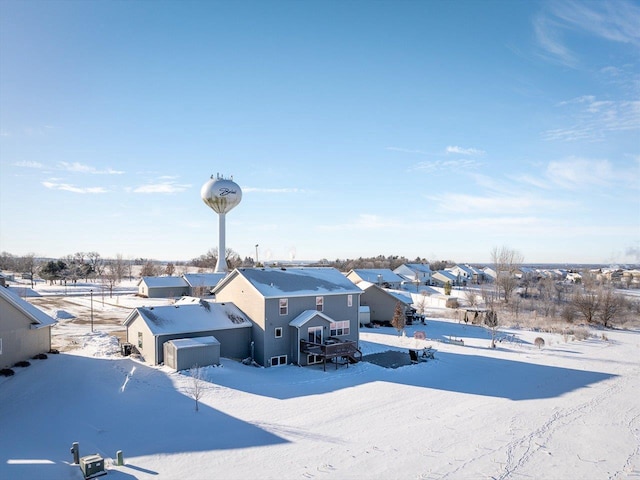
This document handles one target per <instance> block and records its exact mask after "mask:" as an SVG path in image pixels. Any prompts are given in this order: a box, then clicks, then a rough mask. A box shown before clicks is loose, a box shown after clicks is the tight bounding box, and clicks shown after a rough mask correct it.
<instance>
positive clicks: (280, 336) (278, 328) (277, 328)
mask: <svg viewBox="0 0 640 480" xmlns="http://www.w3.org/2000/svg"><path fill="white" fill-rule="evenodd" d="M276 338H282V327H276Z"/></svg>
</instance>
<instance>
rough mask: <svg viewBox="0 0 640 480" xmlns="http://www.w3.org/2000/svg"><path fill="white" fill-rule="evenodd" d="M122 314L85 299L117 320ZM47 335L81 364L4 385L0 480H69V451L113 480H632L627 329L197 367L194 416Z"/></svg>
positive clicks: (154, 387)
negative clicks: (342, 360) (353, 360)
mask: <svg viewBox="0 0 640 480" xmlns="http://www.w3.org/2000/svg"><path fill="white" fill-rule="evenodd" d="M79 298H81V302H86V301H90V299H88V298H87V296H86V295H80V296H79ZM112 300H113V299H112ZM136 302H140V299H134V297H133V296H131V295H128V296H127V295H123V296H121V297H119V300H118V303H117V304H116V305H117V306H118V307H112V306H109V305H112V301H107V302H105V306H104V307H102V305H101V304H100V302H98V305H97V306H96V298H95V296H94V308H104V309H107V308H115V309H116V312H119V313H117V315H123V313H122V311H121V309H120V307H119V306H123V307H126V308H130V305H131V304H134V303H136ZM146 302H147V303H148V302H149V300H146ZM113 303H115V301H113ZM126 308H124V309H125V310H126ZM63 310H64V312H65V313H61V314H60V315H61V317H65V316H66V314H71V315H76V314H77V315H80V316H82V315H85V314H84V313H83V312H86V305H85V304H84V303H82V308H81V306H78V310H77V311H76V312H68V311H67V309H63ZM114 315H115V314H114ZM61 324H62V326H61V327H57V328H63V327H64V325H65V324H66V327H64V328H67V330H66V331H64V332H62V333H61V332H60V331H58V335H62V336H65V335H70V336H72V337H73V338H74V341H75V347H77V348H75V349H69V350H68V351H64V352H62V353H61V354H59V355H49V357H48V358H47V359H46V360H32V361H31V366H30V367H27V368H16V369H15V370H16V374H15V375H14V376H13V377H8V378H5V377H0V478H2V479H4V478H7V479H45V478H46V479H82V475H81V473H80V469H79V468H78V467H77V466H75V465H71V462H72V460H73V457H72V455H71V453H70V452H69V449H70V447H71V445H72V443H73V442H79V444H80V455H81V456H84V455H89V454H93V453H98V454H100V455H102V456H103V457H104V458H105V459H106V460H107V462H106V463H107V468H108V475H107V477H106V478H111V479H114V480H115V479H132V478H137V479H153V478H161V479H184V478H189V479H210V478H220V479H247V478H260V479H263V478H264V479H323V478H328V479H352V478H353V479H356V478H357V479H442V478H449V479H459V478H463V479H467V478H474V479H475V478H496V479H506V478H536V479H545V478H547V479H559V478H562V479H574V478H575V479H578V478H580V479H584V478H588V479H601V478H602V479H605V478H606V479H625V478H640V402H638V392H640V332H638V331H607V332H606V337H605V336H603V335H602V331H593V336H592V337H591V338H589V339H587V340H584V341H577V340H571V338H570V337H563V336H562V335H557V334H544V333H535V332H530V331H524V330H509V329H501V331H500V336H501V338H502V342H500V343H498V348H496V349H490V348H488V347H489V344H490V334H489V332H488V331H487V330H486V329H484V328H483V327H479V326H472V325H465V324H459V323H457V322H455V321H451V320H446V319H443V318H430V319H429V320H428V321H427V324H426V325H413V326H410V327H407V329H406V335H405V336H399V335H398V334H397V332H396V331H395V330H394V329H392V328H375V329H369V328H363V329H362V330H361V347H362V350H363V353H364V354H365V355H367V354H371V353H376V352H383V351H387V350H390V349H391V350H398V351H403V352H407V351H408V349H409V348H422V347H424V346H429V345H430V346H432V347H433V348H435V349H436V350H437V352H436V355H435V360H430V361H428V362H422V363H419V364H416V365H408V366H404V367H400V368H396V369H390V368H383V367H381V366H378V365H375V364H372V363H368V362H361V363H359V364H356V365H350V366H349V367H348V368H347V367H345V366H339V367H338V368H337V369H335V366H333V365H331V366H328V367H327V370H326V372H325V371H323V370H322V367H321V366H315V367H305V368H300V367H296V366H292V365H288V366H282V367H275V368H269V369H264V368H255V367H252V366H246V365H242V364H240V363H238V362H235V361H231V360H228V359H222V364H221V366H218V367H207V368H204V369H203V371H204V374H205V378H206V380H207V382H206V384H205V386H206V390H205V394H204V397H203V398H202V399H201V400H200V409H199V411H197V412H196V411H195V408H194V406H195V402H194V400H193V399H191V398H190V397H189V395H188V390H189V387H190V385H191V379H190V378H189V377H188V375H187V374H186V373H175V372H171V371H169V370H168V369H166V368H165V367H151V366H148V365H145V364H143V363H141V362H139V361H138V360H136V359H134V358H123V357H121V356H120V354H119V347H118V341H117V339H116V338H115V337H114V336H113V335H112V334H113V330H114V329H116V328H117V326H116V325H115V324H113V325H107V328H104V329H103V328H102V325H98V326H97V327H96V328H95V331H94V332H93V333H92V332H90V331H89V329H88V328H87V324H86V323H82V322H81V323H73V322H72V321H69V320H65V319H64V318H63V319H61ZM416 331H420V332H424V334H425V336H426V337H427V339H426V340H417V339H415V338H414V334H415V332H416ZM538 336H541V337H543V338H544V340H545V346H544V347H543V348H542V349H538V348H537V347H536V346H535V345H534V343H533V342H534V339H535V338H536V337H538ZM448 337H455V338H461V339H463V340H464V346H460V345H454V344H448V343H444V342H443V340H444V339H446V338H448ZM407 355H408V353H407ZM118 450H122V451H123V453H124V459H125V465H124V466H116V465H115V461H114V459H115V458H116V452H117V451H118Z"/></svg>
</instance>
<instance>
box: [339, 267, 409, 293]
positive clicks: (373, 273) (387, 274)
mask: <svg viewBox="0 0 640 480" xmlns="http://www.w3.org/2000/svg"><path fill="white" fill-rule="evenodd" d="M347 278H348V279H349V280H351V281H352V282H353V283H355V284H357V283H358V282H369V283H375V284H376V285H379V286H381V287H384V288H396V289H398V288H400V287H401V286H402V283H403V282H404V278H402V277H401V276H400V275H398V274H396V273H393V271H391V270H390V269H388V268H356V269H353V270H351V271H350V272H348V273H347Z"/></svg>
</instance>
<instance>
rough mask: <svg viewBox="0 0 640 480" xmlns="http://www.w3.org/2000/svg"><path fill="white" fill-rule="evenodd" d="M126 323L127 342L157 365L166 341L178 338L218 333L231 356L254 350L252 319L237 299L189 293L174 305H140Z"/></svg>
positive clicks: (222, 352)
mask: <svg viewBox="0 0 640 480" xmlns="http://www.w3.org/2000/svg"><path fill="white" fill-rule="evenodd" d="M123 325H124V326H125V327H126V329H127V342H129V343H131V344H132V345H133V346H134V347H135V348H136V349H137V350H138V351H139V352H140V354H141V355H142V356H143V357H144V359H145V361H146V362H148V363H151V364H155V365H159V364H162V363H163V362H164V343H165V342H167V341H169V340H174V339H184V338H199V337H211V336H212V337H215V339H216V340H217V341H218V342H219V344H220V355H221V356H223V357H227V358H235V359H244V358H246V357H248V356H249V352H250V344H251V321H250V320H249V319H248V318H247V317H246V316H245V315H244V313H242V312H241V311H240V310H239V309H238V307H236V306H235V305H234V304H233V303H214V302H212V301H207V300H204V299H199V298H192V297H185V298H182V299H180V300H179V301H177V302H176V303H175V304H174V305H166V306H159V307H139V308H136V309H134V310H133V311H132V312H131V313H130V314H129V316H128V317H127V318H126V319H125V320H124V322H123Z"/></svg>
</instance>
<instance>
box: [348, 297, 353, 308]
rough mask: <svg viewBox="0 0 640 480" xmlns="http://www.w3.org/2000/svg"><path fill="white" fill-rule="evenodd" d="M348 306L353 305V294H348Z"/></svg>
mask: <svg viewBox="0 0 640 480" xmlns="http://www.w3.org/2000/svg"><path fill="white" fill-rule="evenodd" d="M347 307H353V295H347Z"/></svg>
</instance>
